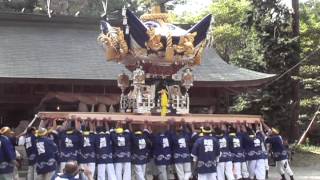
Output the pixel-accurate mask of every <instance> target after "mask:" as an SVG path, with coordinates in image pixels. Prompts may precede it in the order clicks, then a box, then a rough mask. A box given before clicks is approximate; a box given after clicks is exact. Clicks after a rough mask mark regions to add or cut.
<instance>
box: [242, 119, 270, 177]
mask: <svg viewBox="0 0 320 180" xmlns="http://www.w3.org/2000/svg"><path fill="white" fill-rule="evenodd" d="M242 132H244V136H243V144H244V148H245V150H246V160H247V161H248V170H249V178H250V179H254V178H255V177H256V179H257V180H264V179H265V177H266V168H265V161H264V157H263V151H262V143H263V139H261V137H262V136H261V135H259V133H261V132H259V131H258V132H255V131H254V129H253V127H252V125H251V124H248V125H247V127H246V126H242Z"/></svg>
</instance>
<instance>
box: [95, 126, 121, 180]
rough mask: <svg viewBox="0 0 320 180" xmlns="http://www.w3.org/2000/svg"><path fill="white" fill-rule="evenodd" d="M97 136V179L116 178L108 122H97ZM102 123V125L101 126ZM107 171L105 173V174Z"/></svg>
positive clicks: (110, 179)
mask: <svg viewBox="0 0 320 180" xmlns="http://www.w3.org/2000/svg"><path fill="white" fill-rule="evenodd" d="M97 123H98V124H97V137H96V145H95V146H96V157H97V160H96V163H97V164H98V165H97V170H98V171H97V179H98V180H105V179H108V180H116V179H117V178H116V173H115V170H114V165H113V159H112V155H113V153H112V142H111V137H110V132H109V126H108V122H106V121H105V122H100V121H99V122H97ZM103 124H104V126H103ZM106 172H107V175H106Z"/></svg>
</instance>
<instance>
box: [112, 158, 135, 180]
mask: <svg viewBox="0 0 320 180" xmlns="http://www.w3.org/2000/svg"><path fill="white" fill-rule="evenodd" d="M114 166H115V170H116V177H117V180H131V163H130V162H124V163H115V164H114Z"/></svg>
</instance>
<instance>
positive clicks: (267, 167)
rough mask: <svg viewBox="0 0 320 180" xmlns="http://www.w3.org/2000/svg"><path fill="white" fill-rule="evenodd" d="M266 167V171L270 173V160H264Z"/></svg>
mask: <svg viewBox="0 0 320 180" xmlns="http://www.w3.org/2000/svg"><path fill="white" fill-rule="evenodd" d="M264 165H265V166H266V171H269V160H268V158H267V159H264Z"/></svg>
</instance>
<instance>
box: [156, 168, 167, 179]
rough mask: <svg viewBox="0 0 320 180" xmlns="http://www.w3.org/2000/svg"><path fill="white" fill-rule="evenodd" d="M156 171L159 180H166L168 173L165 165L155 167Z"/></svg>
mask: <svg viewBox="0 0 320 180" xmlns="http://www.w3.org/2000/svg"><path fill="white" fill-rule="evenodd" d="M157 170H158V179H159V180H168V172H167V166H166V165H157Z"/></svg>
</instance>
